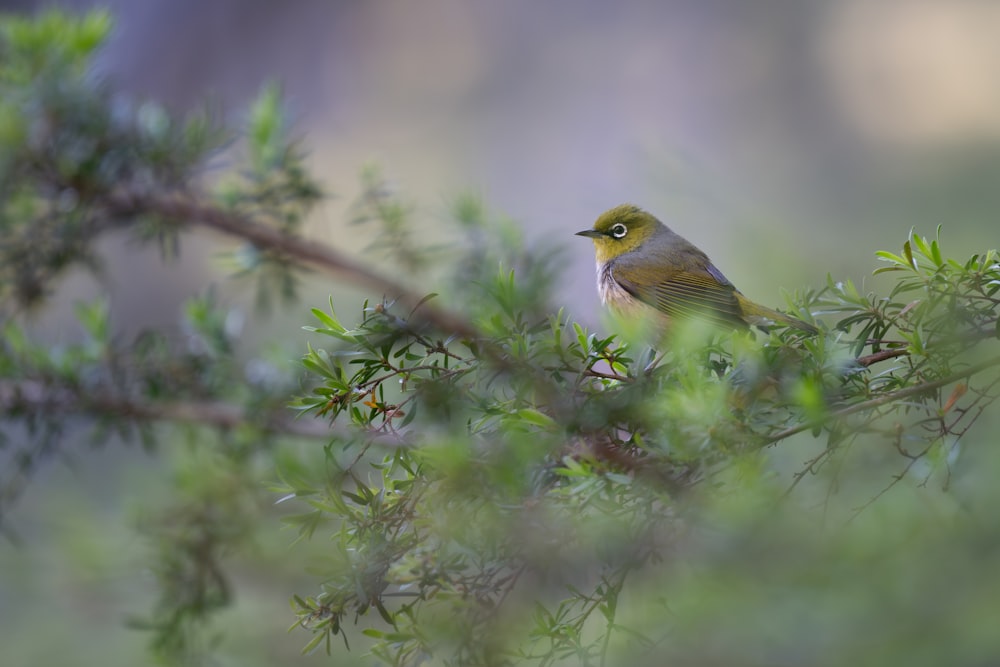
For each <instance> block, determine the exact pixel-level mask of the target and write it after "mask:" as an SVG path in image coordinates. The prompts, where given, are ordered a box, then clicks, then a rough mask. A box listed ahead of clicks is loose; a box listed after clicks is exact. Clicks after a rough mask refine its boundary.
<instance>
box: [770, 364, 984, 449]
mask: <svg viewBox="0 0 1000 667" xmlns="http://www.w3.org/2000/svg"><path fill="white" fill-rule="evenodd" d="M993 366H1000V356H998V357H993V358H992V359H989V360H987V361H984V362H982V363H980V364H975V365H974V366H969V367H968V368H966V369H965V370H962V371H959V372H957V373H953V374H951V375H949V376H948V377H944V378H941V379H939V380H934V381H933V382H925V383H923V384H918V385H915V386H913V387H907V388H906V389H900V390H899V391H895V392H892V393H891V394H885V395H883V396H879V397H878V398H873V399H872V400H870V401H863V402H861V403H855V404H854V405H849V406H847V407H846V408H843V409H841V410H837V411H836V412H831V413H830V414H828V415H826V416H825V417H823V418H821V419H815V420H813V421H810V422H806V423H804V424H799V425H798V426H793V427H791V428H787V429H785V430H784V431H779V432H777V433H775V434H774V435H772V436H769V437H767V438H764V439H763V441H762V442H761V443H760V445H761V446H762V447H765V446H767V445H771V444H774V443H776V442H778V441H779V440H784V439H785V438H789V437H791V436H793V435H796V434H798V433H802V432H803V431H809V430H811V429H814V428H817V427H819V426H822V425H823V424H826V423H828V422H830V421H833V420H836V419H842V418H844V417H848V416H850V415H853V414H855V413H858V412H863V411H865V410H870V409H872V408H877V407H879V406H882V405H886V404H888V403H895V402H896V401H901V400H903V399H906V398H909V397H911V396H917V395H919V394H922V393H924V392H927V391H932V390H934V389H940V388H941V387H946V386H948V385H949V384H951V383H952V382H957V381H958V380H962V379H964V378H967V377H970V376H972V375H975V374H976V373H979V372H981V371H984V370H986V369H987V368H992V367H993Z"/></svg>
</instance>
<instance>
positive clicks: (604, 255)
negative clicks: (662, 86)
mask: <svg viewBox="0 0 1000 667" xmlns="http://www.w3.org/2000/svg"><path fill="white" fill-rule="evenodd" d="M661 230H663V231H665V230H666V227H664V226H663V223H661V222H660V221H659V220H657V219H656V218H655V217H653V216H652V215H651V214H649V213H647V212H646V211H643V210H642V209H641V208H639V207H638V206H633V205H631V204H622V205H621V206H616V207H615V208H613V209H611V210H610V211H605V212H604V213H602V214H601V216H600V217H599V218H597V220H596V221H595V222H594V227H593V228H592V229H585V230H583V231H582V232H577V233H576V235H577V236H586V237H587V238H590V239H593V241H594V250H595V251H596V253H597V261H598V263H600V264H604V263H606V262H609V261H611V260H613V259H615V258H616V257H618V256H620V255H624V254H625V253H627V252H632V251H633V250H636V249H637V248H640V247H642V245H643V244H644V243H646V242H647V241H648V240H649V239H651V238H652V237H653V236H654V235H656V234H657V232H659V231H661Z"/></svg>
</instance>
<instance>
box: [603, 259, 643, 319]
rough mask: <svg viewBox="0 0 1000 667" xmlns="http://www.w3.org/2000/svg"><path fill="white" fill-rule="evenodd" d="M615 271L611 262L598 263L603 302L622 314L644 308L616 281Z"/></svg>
mask: <svg viewBox="0 0 1000 667" xmlns="http://www.w3.org/2000/svg"><path fill="white" fill-rule="evenodd" d="M613 269H614V267H613V265H612V263H611V262H604V263H601V262H598V263H597V291H598V293H600V295H601V302H602V303H604V305H606V306H611V307H612V308H615V309H616V310H618V311H620V312H622V313H629V312H632V311H634V310H636V309H640V308H642V307H643V304H642V302H641V301H639V300H638V299H636V298H635V297H634V296H632V295H631V294H629V292H628V290H626V289H625V288H624V287H622V286H621V284H620V283H619V282H618V281H617V280H615V276H614V270H613Z"/></svg>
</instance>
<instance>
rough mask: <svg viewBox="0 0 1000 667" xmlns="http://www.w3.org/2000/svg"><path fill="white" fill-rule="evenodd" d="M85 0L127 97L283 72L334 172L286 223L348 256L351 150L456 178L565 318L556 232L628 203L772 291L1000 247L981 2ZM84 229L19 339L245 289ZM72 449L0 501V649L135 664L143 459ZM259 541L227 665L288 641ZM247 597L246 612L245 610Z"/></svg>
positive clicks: (767, 298)
mask: <svg viewBox="0 0 1000 667" xmlns="http://www.w3.org/2000/svg"><path fill="white" fill-rule="evenodd" d="M93 4H96V3H90V2H84V1H82V0H80V1H76V2H70V1H63V2H58V1H55V2H54V1H52V0H46V2H44V3H35V2H28V1H24V0H22V1H20V2H12V1H9V0H8V1H6V2H4V1H0V10H2V11H6V12H25V13H30V12H33V11H36V5H41V6H44V7H50V6H64V7H72V8H79V9H80V10H83V9H85V8H86V7H89V6H91V5H93ZM100 4H101V5H102V6H107V7H110V8H111V9H112V10H113V12H114V15H115V16H116V19H117V29H116V31H115V33H114V37H113V39H112V40H111V42H110V44H109V45H108V48H107V49H106V50H105V52H104V54H103V56H102V58H101V61H100V63H101V69H102V73H103V74H104V75H105V76H107V77H109V78H110V79H111V80H112V81H113V82H114V84H115V85H116V86H117V87H118V88H119V89H122V90H125V91H128V92H129V93H130V94H134V95H135V96H138V97H149V98H152V99H155V100H158V101H160V102H162V103H164V104H165V105H166V106H167V107H168V108H170V109H172V110H174V111H177V112H184V111H185V110H188V109H191V108H194V107H196V106H198V105H200V104H202V103H203V102H204V101H206V100H208V101H210V103H211V105H212V107H213V108H215V109H217V110H218V111H219V113H220V114H221V115H223V116H224V117H226V118H230V119H233V120H235V121H238V120H239V119H240V118H241V117H243V115H244V114H245V110H246V108H247V105H248V104H249V102H250V101H251V100H252V99H253V98H254V97H255V96H256V95H257V93H258V91H259V90H260V88H261V86H262V85H263V84H264V83H265V82H267V81H277V82H279V83H280V84H281V85H282V87H283V89H284V92H285V95H286V98H287V101H288V105H289V107H290V109H291V112H292V114H293V117H294V119H295V121H296V129H297V132H298V133H299V134H300V136H301V137H302V138H303V139H304V141H305V145H306V146H307V147H308V149H309V151H310V155H311V158H310V159H311V163H312V165H313V167H314V169H315V173H316V175H317V177H318V178H319V180H320V181H321V182H322V183H323V184H324V185H325V186H326V187H327V188H328V190H329V191H330V192H331V193H332V194H333V195H335V196H334V197H332V198H331V199H330V200H329V201H328V202H327V203H325V204H324V205H322V206H321V207H320V209H319V210H318V212H317V214H316V215H315V216H314V218H313V219H312V220H311V221H310V226H309V228H308V234H310V235H313V236H315V237H316V238H319V239H323V240H326V241H329V242H331V243H332V244H334V245H336V246H338V247H341V248H343V249H346V250H349V251H352V252H361V249H362V248H364V247H365V246H366V245H367V244H368V243H369V242H370V241H371V238H365V234H366V232H367V231H368V230H366V229H362V230H361V232H360V233H359V232H358V230H357V229H356V228H351V229H350V230H349V231H348V227H347V216H346V215H345V210H346V209H347V208H348V207H349V205H350V203H351V201H352V199H353V198H354V197H355V196H357V194H358V193H359V191H360V187H359V184H358V174H359V171H360V170H361V168H362V166H363V165H364V164H366V163H370V162H375V163H377V164H379V165H380V166H381V167H382V170H383V172H384V173H385V174H386V175H387V176H389V177H390V179H391V180H392V181H393V182H394V183H395V184H396V185H397V186H398V189H399V191H400V192H401V193H402V194H403V196H404V198H406V199H407V200H409V201H411V202H412V203H413V205H414V216H413V219H414V223H415V224H417V225H419V226H420V227H421V228H422V229H426V230H427V233H428V234H431V235H433V234H434V233H435V230H436V229H439V228H440V226H441V222H442V221H443V220H445V219H446V218H447V216H448V215H449V207H450V203H451V202H452V201H453V200H454V198H455V197H456V196H458V195H459V194H461V193H464V192H468V191H472V192H476V193H479V194H480V195H481V196H482V198H483V200H484V201H485V203H486V205H487V206H488V208H489V209H490V210H491V211H493V212H495V213H496V214H498V215H503V216H508V217H510V218H512V219H513V220H515V221H516V222H517V223H518V224H519V225H520V226H521V227H522V228H523V229H524V231H525V235H526V237H527V238H528V239H529V240H530V242H532V243H544V244H547V245H552V246H557V247H561V248H565V251H564V252H563V253H562V255H561V260H562V261H564V262H565V271H564V273H563V281H562V283H561V284H560V285H559V286H558V292H557V294H558V296H559V299H560V300H561V302H562V303H564V304H566V305H567V306H568V308H569V311H570V313H571V315H572V316H573V317H575V318H576V319H578V320H581V321H583V322H585V323H587V324H591V325H598V326H599V323H600V317H599V303H598V300H597V295H596V291H595V290H594V289H593V288H592V284H593V275H592V274H593V259H592V251H591V248H590V247H589V243H587V242H586V241H584V240H582V239H579V238H575V237H573V236H572V233H573V232H575V231H578V230H580V229H583V228H586V227H589V226H590V225H591V223H592V221H593V220H594V218H595V217H596V216H597V215H598V214H599V213H600V212H602V211H603V210H605V209H607V208H609V207H611V206H614V205H616V204H619V203H622V202H626V201H628V202H632V203H635V204H638V205H641V206H643V207H644V208H647V209H649V210H650V211H652V212H654V213H655V214H656V215H658V216H659V217H660V218H661V219H663V220H664V221H665V222H667V223H668V224H669V225H670V226H672V227H673V228H674V229H675V230H676V231H678V232H679V233H681V234H682V235H684V236H686V237H687V238H689V239H690V240H691V241H693V242H694V243H696V244H697V245H699V246H700V247H702V248H703V249H704V250H705V251H707V252H708V253H709V254H710V255H711V256H712V258H713V259H714V260H715V262H716V264H718V265H719V266H720V267H721V268H722V270H723V271H724V272H725V273H726V275H727V276H728V277H729V278H730V279H731V280H732V281H733V282H734V283H735V284H736V285H738V286H739V287H740V288H741V289H742V291H744V292H745V293H746V294H747V295H748V296H750V297H751V298H752V299H754V300H756V301H759V302H761V303H764V304H769V305H773V306H782V305H783V304H784V299H783V297H782V295H781V290H782V289H796V288H804V287H809V286H815V287H819V286H821V285H822V284H824V282H825V280H826V276H827V273H830V274H832V275H833V276H834V278H835V279H846V278H850V279H853V280H856V281H858V282H864V283H866V284H867V283H869V281H870V280H871V278H870V271H871V269H872V268H873V267H874V266H875V262H874V257H873V253H874V251H875V250H879V249H889V250H896V249H897V248H898V247H899V246H900V244H901V243H902V241H903V240H904V239H905V237H906V234H907V233H908V231H909V229H910V228H911V227H915V228H916V229H917V230H918V231H919V232H920V233H923V234H930V235H933V233H934V229H935V227H936V226H937V225H942V226H943V235H944V241H945V251H946V254H948V255H950V256H953V257H963V256H967V255H969V254H971V253H973V252H977V251H979V250H983V249H986V248H988V247H995V246H996V245H997V234H996V229H997V220H996V211H997V210H998V205H1000V3H988V2H981V1H979V0H885V1H867V0H827V1H825V2H822V1H821V2H798V1H797V0H758V1H757V2H752V3H750V2H745V1H744V0H729V1H725V0H669V1H668V0H657V1H652V0H650V1H646V2H643V1H638V0H621V1H619V2H615V3H608V2H597V1H585V0H552V1H549V2H544V3H540V2H532V1H530V0H509V1H507V2H491V1H489V0H422V1H421V2H406V1H403V0H369V1H366V2H362V1H357V0H353V1H352V0H291V1H289V2H281V3H279V2H273V1H268V0H214V1H213V2H203V1H202V0H145V1H144V2H134V1H133V2H129V1H127V0H113V1H110V2H104V3H100ZM104 247H105V256H106V258H107V260H108V262H109V266H108V272H107V275H106V276H105V277H104V278H103V279H102V280H101V281H100V282H95V281H94V280H93V279H91V278H87V277H83V276H73V277H71V278H70V279H68V280H67V282H66V284H65V288H64V289H63V290H62V291H61V292H60V294H58V295H57V297H56V301H55V305H56V306H57V307H56V308H55V309H54V310H53V311H51V312H48V313H46V314H44V315H43V316H42V317H40V319H39V321H38V323H37V327H38V330H39V332H40V335H46V336H50V337H53V338H54V339H58V338H59V336H63V335H72V334H71V332H72V328H71V327H69V326H68V324H67V323H68V322H70V321H71V319H72V316H71V310H70V309H69V308H68V306H70V305H71V304H72V303H73V302H74V301H76V300H78V299H81V298H90V297H93V296H94V295H97V294H100V293H102V292H108V293H110V294H111V297H112V299H113V303H114V309H115V312H116V313H117V315H118V317H119V318H120V319H129V320H139V321H142V322H143V323H144V324H145V325H147V326H162V325H164V324H166V323H173V322H175V321H176V317H177V310H178V305H179V304H180V303H181V301H182V300H183V299H185V298H187V297H189V296H191V295H192V294H195V293H199V292H200V291H202V290H203V289H204V286H205V284H206V283H210V282H215V283H217V284H218V285H219V288H220V291H221V292H222V293H223V294H224V295H226V296H224V299H231V300H232V301H233V303H237V304H238V303H242V302H244V301H245V302H249V297H248V296H247V294H246V293H244V291H241V288H238V287H235V286H232V285H230V284H229V283H228V282H227V281H226V280H225V277H224V274H223V272H222V271H221V270H220V269H218V268H217V267H215V266H214V265H213V262H212V257H213V254H214V253H216V252H218V251H219V250H220V249H221V248H222V247H223V244H222V243H220V242H218V240H217V239H213V238H209V237H205V238H204V239H201V238H200V237H199V238H197V239H194V240H192V239H188V240H186V241H185V242H184V247H183V251H184V253H183V256H182V258H181V261H180V262H178V263H172V264H163V263H162V262H160V260H159V258H158V256H157V254H156V252H155V251H149V252H147V251H145V250H138V249H136V248H135V247H133V246H132V245H130V244H128V243H127V242H124V241H121V240H115V239H111V240H109V241H107V242H106V243H105V246H104ZM866 276H867V278H866ZM340 289H341V287H340V286H332V287H331V286H329V285H315V286H312V287H311V288H310V290H311V291H310V292H309V295H310V296H308V297H307V299H306V302H305V303H303V304H302V305H301V307H300V308H296V309H293V310H291V311H283V312H280V313H279V314H278V319H279V320H280V322H279V325H280V327H282V328H283V329H285V330H287V329H288V328H289V323H292V325H293V326H292V327H291V328H294V329H297V328H298V324H300V323H302V324H304V323H307V322H308V320H309V316H308V311H307V308H308V307H309V306H310V305H315V304H317V303H319V302H320V301H322V300H325V297H326V295H327V294H328V293H329V292H330V291H331V290H333V291H335V292H336V291H337V290H340ZM312 296H315V297H317V298H315V299H313V298H312ZM367 296H377V295H367ZM310 300H311V301H312V303H310ZM60 304H62V305H64V306H66V307H60ZM123 313H124V314H127V315H123ZM255 326H256V325H255ZM261 326H262V327H273V326H274V323H273V322H272V323H270V324H267V323H263V324H262V325H261ZM270 330H271V331H274V330H275V329H270ZM66 332H70V333H66ZM294 356H295V355H294V354H292V353H290V357H291V358H294ZM78 463H79V465H78V466H75V467H72V468H64V469H59V470H51V471H49V472H47V473H46V474H45V475H44V476H43V478H41V479H40V480H38V481H37V482H36V483H35V485H34V486H33V487H32V489H31V490H30V492H29V494H28V495H27V496H26V498H25V501H24V503H23V504H22V506H21V509H20V512H19V514H18V515H17V516H16V517H15V518H16V523H17V525H18V527H19V529H20V530H21V533H22V541H23V544H22V546H21V547H17V548H14V547H12V546H11V545H10V544H4V545H0V571H2V572H4V575H3V583H2V584H0V614H2V615H0V646H4V647H5V652H6V653H8V655H13V656H15V657H16V656H21V657H22V658H23V659H24V660H29V658H30V661H31V662H34V663H35V664H41V663H39V662H37V660H38V659H40V658H42V657H45V658H51V659H52V660H53V662H60V663H61V664H67V665H68V664H90V660H89V659H88V657H91V658H92V657H95V656H97V655H100V656H102V662H103V664H109V665H110V664H139V663H140V662H141V661H142V659H143V658H142V656H143V655H144V654H143V652H142V642H143V637H142V636H141V635H136V634H135V633H131V632H130V631H128V630H126V629H124V628H123V627H122V623H121V621H122V618H123V616H124V615H125V614H127V613H129V612H141V611H142V609H138V610H136V609H132V608H130V605H132V606H134V605H136V604H137V603H136V600H137V597H138V596H136V593H135V591H136V590H142V587H143V586H144V585H146V583H144V580H143V576H142V572H141V567H140V566H139V565H140V564H139V563H137V562H136V561H137V559H138V558H139V557H140V555H141V553H142V545H141V544H139V543H138V541H137V538H136V537H135V536H134V535H133V534H132V533H130V531H129V529H128V525H129V522H130V521H133V520H134V519H135V516H134V512H133V510H132V509H130V507H129V506H128V504H127V503H126V502H124V501H123V500H122V498H134V497H136V496H139V497H142V496H146V495H154V496H155V494H156V493H158V491H157V488H158V486H157V485H165V484H166V482H163V481H159V482H158V481H156V480H157V479H158V477H156V476H155V475H152V474H151V473H150V471H149V470H148V469H147V465H146V464H147V463H148V460H147V459H144V458H143V457H142V456H141V455H139V454H132V453H123V452H122V451H121V450H116V449H114V448H111V449H105V450H103V452H102V453H99V454H97V455H94V456H91V455H89V454H88V455H87V456H85V457H81V459H80V461H79V462H78ZM133 464H134V465H133ZM95 480H97V483H99V484H100V488H99V489H96V490H95V489H94V486H95ZM70 504H72V507H73V508H74V510H73V512H72V513H71V514H69V515H68V514H67V513H66V507H67V506H68V505H70ZM67 516H72V517H73V519H72V521H69V522H67V518H66V517H67ZM95 525H102V526H103V527H102V528H101V532H100V533H99V534H98V533H96V532H93V531H92V530H91V529H90V527H92V526H95ZM285 537H288V538H289V540H288V541H290V536H287V535H282V536H278V537H277V538H276V540H275V544H274V545H271V546H270V547H269V546H268V545H262V546H261V554H260V561H261V562H269V563H271V565H274V563H281V565H282V566H283V567H285V568H286V570H285V571H286V572H287V573H288V576H290V577H291V576H293V575H294V573H295V572H297V571H299V570H300V567H301V565H300V564H298V563H292V562H289V561H288V560H287V557H288V555H287V554H285V553H283V552H282V549H283V548H284V543H283V538H285ZM269 549H271V550H270V551H269ZM268 559H273V562H271V561H269V560H268ZM258 565H259V563H255V564H254V565H253V566H250V565H248V570H249V571H250V572H251V574H248V577H247V579H248V581H249V582H251V583H250V584H249V586H250V587H249V588H247V589H246V590H248V591H250V592H249V594H244V597H243V598H242V599H241V600H240V602H241V606H239V607H238V609H237V610H236V611H234V612H233V614H231V617H230V621H229V625H230V626H231V629H237V631H238V629H239V628H247V627H249V628H251V629H253V628H260V627H267V628H270V630H268V634H267V635H266V642H264V643H263V646H266V649H265V648H260V647H261V645H262V644H261V643H258V644H257V646H258V648H259V649H260V651H262V653H259V654H254V656H255V657H254V658H251V657H248V658H247V659H248V660H250V661H249V662H246V663H244V664H256V663H254V662H253V659H258V660H261V663H260V664H264V663H265V662H267V661H268V660H274V659H277V658H286V657H287V656H289V655H295V654H296V653H297V650H298V647H300V646H301V645H302V643H303V642H302V641H301V640H302V635H293V636H292V637H290V638H286V637H284V636H283V635H282V634H281V632H280V631H278V632H276V633H275V632H273V629H274V628H275V627H277V628H281V627H282V626H285V625H288V624H289V623H290V621H289V619H288V618H287V617H286V610H287V607H285V606H284V605H285V601H286V600H287V592H288V585H287V583H281V584H274V582H270V581H259V580H258V579H255V578H254V576H252V571H253V569H254V567H257V566H258ZM271 565H269V566H268V567H271ZM272 572H273V571H272ZM252 582H257V583H256V585H255V584H254V583H252ZM147 583H148V582H147ZM241 590H243V589H241ZM67 596H68V597H69V598H70V601H73V600H76V601H77V602H78V604H79V606H78V607H77V608H76V609H75V611H73V612H72V615H71V616H68V617H67V623H66V628H65V630H64V631H63V632H62V633H55V636H52V637H49V638H47V639H46V640H45V641H44V642H41V646H40V642H39V637H38V635H37V634H32V633H29V632H27V630H26V629H27V628H29V627H31V626H32V625H33V624H35V623H37V622H38V620H39V619H41V618H49V615H51V614H52V613H54V612H53V608H62V607H61V605H64V603H65V602H66V601H67ZM247 596H249V599H248V597H247ZM15 599H16V601H17V602H16V607H17V612H16V613H15V612H14V611H13V609H14V607H15V605H14V604H13V601H14V600H15ZM255 605H259V608H256V611H257V612H259V613H260V614H261V616H260V617H258V616H254V618H257V621H256V622H255V623H260V624H259V625H255V624H249V625H248V624H247V622H246V618H247V616H246V615H248V614H250V615H252V614H254V613H255V612H254V611H253V610H254V609H255ZM248 609H249V610H250V611H248ZM261 617H262V618H264V619H266V620H263V621H262V620H260V618H261ZM47 622H50V621H47ZM94 634H99V635H100V636H101V637H102V641H103V642H105V643H103V644H101V645H99V646H97V647H96V648H95V649H94V651H95V654H94V656H87V655H86V652H85V651H83V652H81V650H80V646H81V643H80V641H79V640H80V638H81V636H84V635H86V636H90V635H94ZM244 634H247V635H248V638H246V641H251V639H252V637H253V636H254V633H253V632H251V631H249V630H245V631H244ZM257 639H258V640H260V637H257ZM112 648H113V651H112ZM39 651H42V652H39ZM46 651H48V652H46ZM109 652H110V653H109ZM315 659H320V660H322V659H323V658H322V657H317V658H315ZM137 661H139V662H137ZM5 664H19V663H13V662H6V661H5ZM20 664H28V662H23V663H20Z"/></svg>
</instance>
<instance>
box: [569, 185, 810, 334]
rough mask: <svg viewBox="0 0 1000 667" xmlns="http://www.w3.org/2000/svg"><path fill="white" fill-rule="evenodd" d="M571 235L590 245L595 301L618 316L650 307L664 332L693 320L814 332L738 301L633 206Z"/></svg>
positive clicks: (718, 277) (689, 248)
mask: <svg viewBox="0 0 1000 667" xmlns="http://www.w3.org/2000/svg"><path fill="white" fill-rule="evenodd" d="M576 235H577V236H584V237H587V238H590V239H592V240H593V242H594V250H595V254H596V258H597V289H598V292H600V295H601V301H602V302H603V303H604V304H605V305H607V306H610V307H611V308H612V309H613V310H616V311H618V312H619V313H620V314H623V315H635V314H638V313H641V312H642V311H643V310H644V309H646V308H652V309H653V310H654V312H657V313H659V314H660V316H661V319H663V320H665V326H666V328H668V329H669V328H670V326H671V325H672V324H673V322H674V321H681V320H691V319H699V320H703V321H705V322H708V323H710V324H711V325H713V326H714V327H716V328H719V329H723V330H734V329H741V330H745V329H749V327H750V326H751V325H753V326H758V327H761V328H767V327H768V326H775V325H778V326H788V327H793V328H795V329H798V330H799V331H803V332H805V333H807V334H810V335H815V334H818V333H819V329H817V328H816V327H815V326H813V325H812V324H808V323H807V322H803V321H802V320H799V319H796V318H794V317H790V316H788V315H785V314H784V313H780V312H778V311H776V310H772V309H771V308H768V307H766V306H762V305H760V304H757V303H754V302H753V301H751V300H750V299H748V298H746V297H745V296H743V294H742V293H741V292H740V291H739V290H738V289H736V287H734V286H733V284H732V283H731V282H729V280H728V279H727V278H726V277H725V276H724V275H723V274H722V272H721V271H720V270H719V269H718V268H716V266H715V265H714V264H713V263H712V261H711V260H710V259H709V258H708V255H706V254H705V253H704V252H702V251H701V250H700V249H698V248H697V247H696V246H695V245H694V244H692V243H691V242H689V241H688V240H686V239H685V238H683V237H682V236H680V235H679V234H677V233H676V232H674V231H673V230H671V229H670V228H669V227H667V226H666V225H665V224H663V223H662V222H660V221H659V220H658V219H657V218H656V217H655V216H653V215H652V214H651V213H648V212H647V211H645V210H643V209H641V208H639V207H638V206H633V205H632V204H622V205H620V206H616V207H615V208H612V209H610V210H608V211H605V212H604V213H602V214H601V215H600V217H598V218H597V220H596V221H595V222H594V226H593V228H592V229H585V230H583V231H580V232H576Z"/></svg>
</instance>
